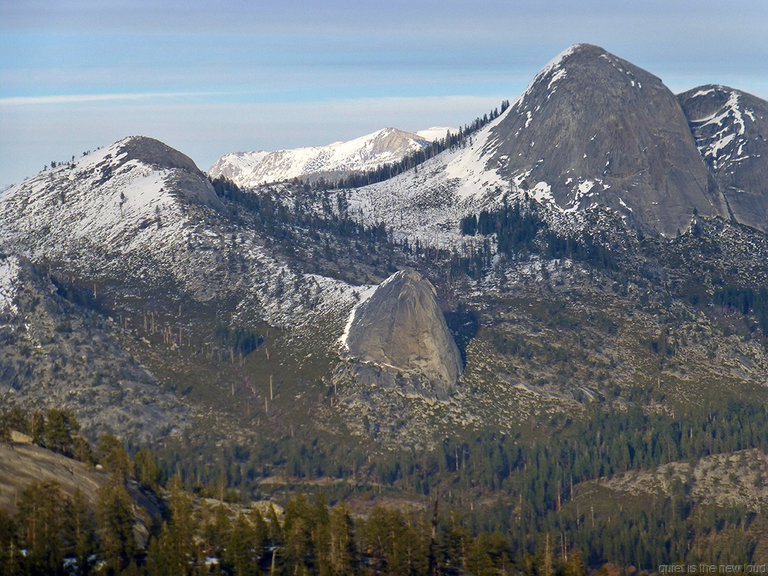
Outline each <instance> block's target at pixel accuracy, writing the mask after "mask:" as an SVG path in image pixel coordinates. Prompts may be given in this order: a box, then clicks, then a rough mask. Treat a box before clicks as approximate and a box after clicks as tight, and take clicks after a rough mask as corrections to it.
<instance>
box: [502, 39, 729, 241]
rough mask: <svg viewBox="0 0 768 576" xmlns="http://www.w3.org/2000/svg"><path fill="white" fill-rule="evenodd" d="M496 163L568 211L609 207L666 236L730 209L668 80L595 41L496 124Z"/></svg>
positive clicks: (537, 82)
mask: <svg viewBox="0 0 768 576" xmlns="http://www.w3.org/2000/svg"><path fill="white" fill-rule="evenodd" d="M490 145H492V146H494V154H493V156H492V158H491V161H490V162H489V164H488V166H489V167H497V166H498V171H499V173H500V174H501V175H502V176H504V177H506V178H508V179H510V180H514V181H517V182H520V183H522V182H524V181H527V185H528V187H530V188H533V187H534V186H535V185H536V184H538V183H546V185H547V186H548V187H549V188H548V189H547V186H544V185H540V186H539V190H540V193H543V194H544V195H546V194H547V193H549V194H551V196H552V199H553V200H554V202H555V203H556V204H557V205H558V206H560V207H561V208H562V209H564V210H569V209H572V210H581V209H585V208H588V207H590V206H595V205H599V206H604V207H608V208H611V209H613V210H615V211H617V212H618V213H620V214H623V215H625V216H626V217H628V218H631V219H634V220H635V221H636V222H637V223H638V224H640V225H641V226H645V227H648V228H650V229H654V230H656V231H658V232H661V233H662V234H665V235H673V234H675V232H676V231H677V230H683V229H685V228H686V227H687V226H688V224H689V222H690V221H691V218H692V214H693V212H694V210H696V211H697V212H698V213H699V214H701V215H704V216H714V215H721V216H725V215H727V209H726V207H725V203H724V202H723V200H722V196H721V195H720V194H719V192H718V190H717V186H716V185H714V183H713V182H712V181H711V178H710V175H709V171H708V170H707V166H706V165H705V163H704V162H703V161H702V158H701V156H700V155H699V153H698V150H697V149H696V145H695V143H694V140H693V137H692V135H691V131H690V129H689V127H688V121H687V119H686V117H685V115H684V114H683V111H682V109H681V108H680V105H679V103H678V101H677V98H676V97H675V95H674V94H672V92H670V91H669V89H668V88H667V87H666V86H664V84H663V83H662V82H661V80H660V79H659V78H657V77H656V76H653V75H652V74H650V73H648V72H646V71H645V70H642V69H640V68H638V67H637V66H634V65H633V64H630V63H629V62H627V61H625V60H622V59H621V58H618V57H617V56H614V55H613V54H610V53H608V52H606V51H605V50H603V49H602V48H599V47H597V46H591V45H588V44H579V45H576V46H573V47H572V48H570V49H569V50H567V51H566V52H564V53H563V54H562V55H561V56H560V57H559V58H558V59H557V60H555V61H553V63H552V64H550V65H549V66H547V67H545V68H544V69H543V70H542V71H541V72H540V73H539V74H538V75H537V77H536V78H535V79H534V81H533V82H532V84H531V86H530V87H529V88H528V90H527V91H526V92H525V94H524V95H523V96H522V97H521V98H520V99H519V100H518V101H517V102H516V103H515V104H514V105H513V106H512V107H511V109H510V110H509V112H508V113H507V114H506V115H505V116H504V118H503V119H502V120H501V121H500V122H499V124H498V125H497V126H496V127H495V128H494V130H493V132H492V134H491V140H490Z"/></svg>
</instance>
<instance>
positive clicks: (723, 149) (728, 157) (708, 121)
mask: <svg viewBox="0 0 768 576" xmlns="http://www.w3.org/2000/svg"><path fill="white" fill-rule="evenodd" d="M718 90H720V91H726V92H727V93H728V100H727V101H726V102H725V104H723V105H722V106H721V107H720V108H719V109H718V110H716V111H715V112H713V113H712V114H710V115H708V116H706V117H704V118H694V119H691V121H690V122H691V128H692V129H693V132H694V135H695V136H696V140H697V147H698V149H699V151H700V152H701V155H702V156H703V157H704V158H705V159H706V160H708V161H709V162H711V164H712V167H713V168H714V169H715V170H719V169H722V168H723V167H725V166H726V165H728V164H733V163H736V162H741V161H743V160H746V159H747V158H749V156H748V155H745V154H744V146H745V145H746V144H747V138H746V131H747V130H746V121H747V119H748V120H749V121H750V122H753V123H754V121H755V118H754V114H753V113H752V111H751V110H749V109H744V110H743V109H742V106H741V103H740V100H741V94H740V93H739V92H738V91H737V90H730V89H728V88H725V87H722V86H720V87H718ZM713 92H715V89H714V88H712V89H710V90H701V91H699V92H697V93H696V94H694V95H693V96H692V97H691V99H695V98H698V97H705V96H708V95H710V94H712V93H713ZM745 117H746V118H745Z"/></svg>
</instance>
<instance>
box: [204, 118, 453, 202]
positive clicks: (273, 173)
mask: <svg viewBox="0 0 768 576" xmlns="http://www.w3.org/2000/svg"><path fill="white" fill-rule="evenodd" d="M447 130H448V128H431V129H428V130H426V131H423V134H424V135H423V136H422V135H420V134H415V133H411V132H404V131H402V130H398V129H396V128H384V129H382V130H377V131H376V132H373V133H371V134H367V135H365V136H361V137H359V138H355V139H354V140H349V141H347V142H334V143H332V144H329V145H327V146H313V147H308V148H296V149H294V150H278V151H276V152H263V151H260V152H238V153H234V154H227V155H225V156H222V157H221V158H220V159H219V160H218V161H217V162H216V163H215V164H214V165H213V166H212V167H211V169H210V170H209V174H210V175H211V176H212V177H214V178H216V177H219V176H224V177H226V178H229V179H230V180H232V181H233V182H235V183H236V184H237V185H238V186H241V187H245V188H248V187H253V186H257V185H259V184H264V183H270V182H279V181H284V180H291V179H293V178H304V177H308V176H312V175H324V174H329V173H330V174H333V173H336V174H344V173H348V172H357V171H365V170H370V169H373V168H377V167H378V166H381V165H385V164H391V163H394V162H398V161H400V160H401V159H402V158H403V157H405V156H406V155H408V154H410V153H411V152H415V151H417V150H420V149H422V148H425V147H426V146H429V144H430V143H431V142H432V141H433V140H435V139H439V138H443V137H445V134H446V132H447Z"/></svg>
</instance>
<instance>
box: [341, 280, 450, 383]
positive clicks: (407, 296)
mask: <svg viewBox="0 0 768 576" xmlns="http://www.w3.org/2000/svg"><path fill="white" fill-rule="evenodd" d="M353 314H354V318H353V319H352V322H351V325H350V327H349V331H348V334H347V337H346V345H347V347H348V349H349V354H350V356H352V357H355V358H357V359H359V360H362V361H363V362H372V363H375V364H379V365H382V366H385V367H388V368H394V369H396V370H398V371H401V372H406V373H411V374H415V375H417V376H419V377H423V378H424V379H426V380H427V381H429V382H430V384H431V386H430V387H431V389H432V390H435V391H436V396H438V397H446V396H448V395H449V394H450V393H451V392H453V390H454V389H455V386H456V382H457V381H458V379H459V376H460V375H461V357H460V355H459V350H458V348H457V347H456V343H455V342H454V340H453V337H452V335H451V333H450V331H449V330H448V326H447V325H446V323H445V317H444V316H443V313H442V311H441V310H440V307H439V306H438V305H437V301H436V299H435V288H434V287H433V286H432V284H431V283H430V282H429V281H428V280H426V279H425V278H423V277H422V276H421V275H420V274H419V273H418V272H415V271H413V270H403V271H400V272H397V273H396V274H394V275H392V276H390V277H389V278H387V280H385V281H384V282H382V283H381V284H380V285H379V287H378V288H377V289H376V291H375V292H374V293H373V294H372V295H371V297H370V298H368V300H366V301H365V302H364V303H362V304H361V305H360V306H358V307H357V308H356V309H355V311H354V312H353Z"/></svg>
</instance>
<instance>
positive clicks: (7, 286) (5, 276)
mask: <svg viewBox="0 0 768 576" xmlns="http://www.w3.org/2000/svg"><path fill="white" fill-rule="evenodd" d="M18 276H19V260H18V258H16V257H15V256H9V257H7V258H4V259H0V313H6V314H7V313H10V314H11V315H13V316H15V315H16V314H18V312H19V310H18V308H17V307H16V304H15V303H14V300H15V299H16V283H17V279H18Z"/></svg>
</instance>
